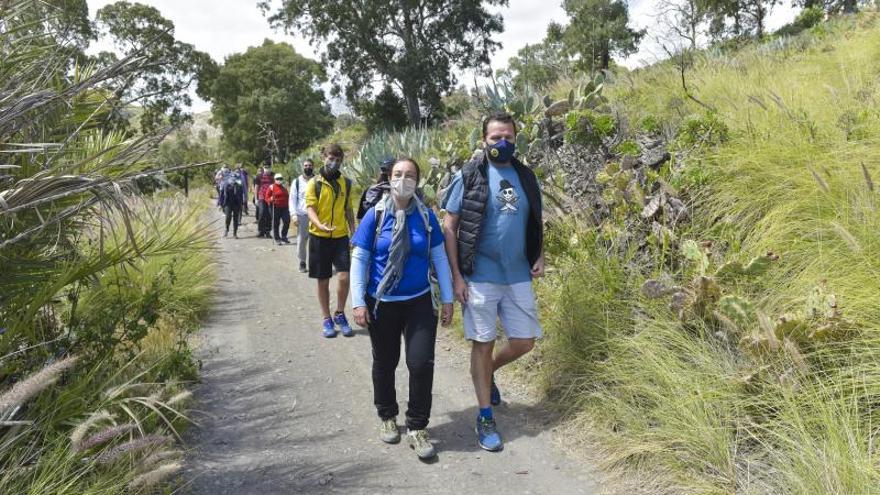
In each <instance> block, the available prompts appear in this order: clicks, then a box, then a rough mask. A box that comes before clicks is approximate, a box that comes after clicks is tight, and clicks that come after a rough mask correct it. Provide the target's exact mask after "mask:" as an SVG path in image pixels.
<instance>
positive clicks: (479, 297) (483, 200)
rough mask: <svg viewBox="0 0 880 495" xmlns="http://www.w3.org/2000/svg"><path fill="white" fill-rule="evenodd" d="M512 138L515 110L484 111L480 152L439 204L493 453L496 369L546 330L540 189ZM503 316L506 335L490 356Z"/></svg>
mask: <svg viewBox="0 0 880 495" xmlns="http://www.w3.org/2000/svg"><path fill="white" fill-rule="evenodd" d="M515 143H516V122H515V121H514V119H513V117H511V116H510V115H508V114H503V113H498V114H492V115H490V116H489V117H488V118H486V119H485V120H484V121H483V148H484V151H483V153H482V154H481V156H480V157H479V158H478V159H476V160H472V161H470V162H468V163H467V164H465V166H464V167H462V169H461V171H460V172H458V173H457V174H456V175H455V177H454V178H453V180H452V185H451V186H450V188H449V195H448V197H446V198H445V202H443V203H442V204H443V205H444V207H445V208H446V212H447V215H446V217H445V218H444V225H443V232H444V234H445V237H446V252H447V254H448V256H449V265H450V267H451V268H452V277H453V285H454V292H455V298H456V299H457V300H458V301H460V302H461V303H462V306H463V312H462V323H463V326H464V335H465V338H466V339H467V340H470V341H471V378H472V379H473V382H474V391H475V392H476V396H477V402H478V404H479V408H480V411H479V415H478V416H477V421H476V433H477V442H478V443H479V445H480V447H482V448H483V449H485V450H488V451H493V452H494V451H499V450H501V449H502V447H503V443H502V441H501V435H500V434H499V433H498V430H497V427H496V423H495V418H494V415H493V411H492V406H495V405H498V404H499V403H500V402H501V392H500V391H499V390H498V387H497V385H496V384H495V380H494V372H495V371H496V370H498V369H499V368H501V367H502V366H504V365H506V364H508V363H511V362H513V361H514V360H516V359H518V358H520V357H521V356H523V355H525V354H526V353H528V352H529V351H531V350H532V348H533V347H534V345H535V340H536V339H538V338H540V337H541V334H542V330H541V324H540V323H539V322H538V311H537V307H536V304H535V294H534V291H533V290H532V280H533V279H534V278H537V277H542V276H544V249H543V242H544V226H543V222H542V198H541V188H540V185H539V183H538V180H537V178H536V176H535V173H534V172H533V171H532V170H531V169H530V168H528V167H526V166H525V165H523V164H522V163H520V162H519V160H517V159H516V157H514V156H513V154H514V152H515V150H516V144H515ZM499 318H500V320H501V326H502V327H503V328H504V333H505V334H506V335H507V342H506V343H505V344H504V345H503V346H501V347H500V348H499V349H498V352H496V353H495V354H494V356H493V350H494V347H495V339H496V337H497V332H498V331H497V327H496V321H497V320H498V319H499Z"/></svg>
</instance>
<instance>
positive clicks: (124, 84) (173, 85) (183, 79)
mask: <svg viewBox="0 0 880 495" xmlns="http://www.w3.org/2000/svg"><path fill="white" fill-rule="evenodd" d="M97 20H98V23H99V24H100V27H101V28H102V30H103V31H104V32H106V33H107V34H109V35H110V36H111V37H112V39H113V41H114V43H115V44H116V46H117V48H119V49H120V50H121V52H122V53H123V55H125V56H138V57H142V58H144V59H145V61H146V64H145V65H144V71H143V73H142V74H140V75H139V77H138V78H136V79H135V78H124V79H121V80H119V81H117V84H116V85H115V87H114V89H115V91H116V93H117V96H118V97H119V98H120V99H121V100H122V105H123V107H124V106H127V105H130V104H132V103H139V104H140V105H142V106H143V110H144V111H143V113H142V114H141V117H140V123H141V129H142V130H147V131H149V130H152V129H155V128H157V127H158V126H160V125H161V124H164V123H165V121H166V120H167V121H168V123H170V124H172V125H177V124H180V123H181V122H183V121H185V120H186V119H187V116H186V114H185V113H184V109H185V107H189V105H190V104H191V103H192V102H191V98H190V96H189V94H188V93H187V91H188V90H189V89H190V87H191V86H192V85H193V83H195V82H196V80H197V79H198V76H199V74H202V73H211V72H212V71H213V70H215V69H214V67H215V66H216V64H215V63H214V61H213V60H211V57H210V56H209V55H208V54H206V53H203V52H200V51H198V50H196V49H195V48H194V47H193V46H192V45H190V44H187V43H181V42H180V41H177V40H175V39H174V23H172V22H171V21H169V20H168V19H165V18H164V17H162V14H161V13H160V12H159V11H158V10H157V9H155V8H154V7H150V6H147V5H143V4H140V3H129V2H125V1H120V2H116V3H112V4H110V5H107V6H105V7H103V8H102V9H100V10H98V13H97ZM100 58H101V59H103V60H105V61H107V62H112V61H115V60H116V57H115V55H113V54H108V53H104V54H102V55H101V57H100Z"/></svg>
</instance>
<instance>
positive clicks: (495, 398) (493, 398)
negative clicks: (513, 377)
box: [489, 375, 501, 406]
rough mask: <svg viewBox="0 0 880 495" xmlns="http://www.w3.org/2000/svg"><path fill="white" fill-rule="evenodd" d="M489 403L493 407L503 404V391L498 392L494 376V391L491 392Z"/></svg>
mask: <svg viewBox="0 0 880 495" xmlns="http://www.w3.org/2000/svg"><path fill="white" fill-rule="evenodd" d="M489 402H490V403H491V404H492V405H493V406H497V405H498V404H501V391H500V390H498V385H495V376H494V375H493V376H492V390H490V391H489Z"/></svg>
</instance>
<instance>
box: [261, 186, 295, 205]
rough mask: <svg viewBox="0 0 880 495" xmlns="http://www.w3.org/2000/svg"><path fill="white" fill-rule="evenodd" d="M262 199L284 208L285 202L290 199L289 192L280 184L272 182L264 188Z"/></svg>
mask: <svg viewBox="0 0 880 495" xmlns="http://www.w3.org/2000/svg"><path fill="white" fill-rule="evenodd" d="M263 199H264V200H265V201H266V202H267V203H269V204H271V205H275V206H277V207H279V208H281V207H285V208H286V207H287V202H288V201H289V200H290V193H288V192H287V189H285V188H284V186H282V185H281V184H272V185H271V186H269V187H267V188H266V194H265V196H263Z"/></svg>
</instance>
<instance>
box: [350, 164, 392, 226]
mask: <svg viewBox="0 0 880 495" xmlns="http://www.w3.org/2000/svg"><path fill="white" fill-rule="evenodd" d="M393 164H394V158H391V157H390V156H386V157H385V158H384V159H383V160H382V163H380V164H379V177H378V178H377V179H376V183H375V184H373V185H372V186H370V187H368V188H367V189H366V190H365V191H364V193H363V194H361V200H360V201H359V202H358V212H357V219H358V221H360V220H362V219H363V218H364V215H366V214H367V211H368V210H369V209H370V208H372V207H374V206H376V205H377V204H379V201H380V200H381V199H382V198H384V197H385V196H386V194H387V193H388V187H389V185H388V172H389V169H390V168H391V165H393Z"/></svg>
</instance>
